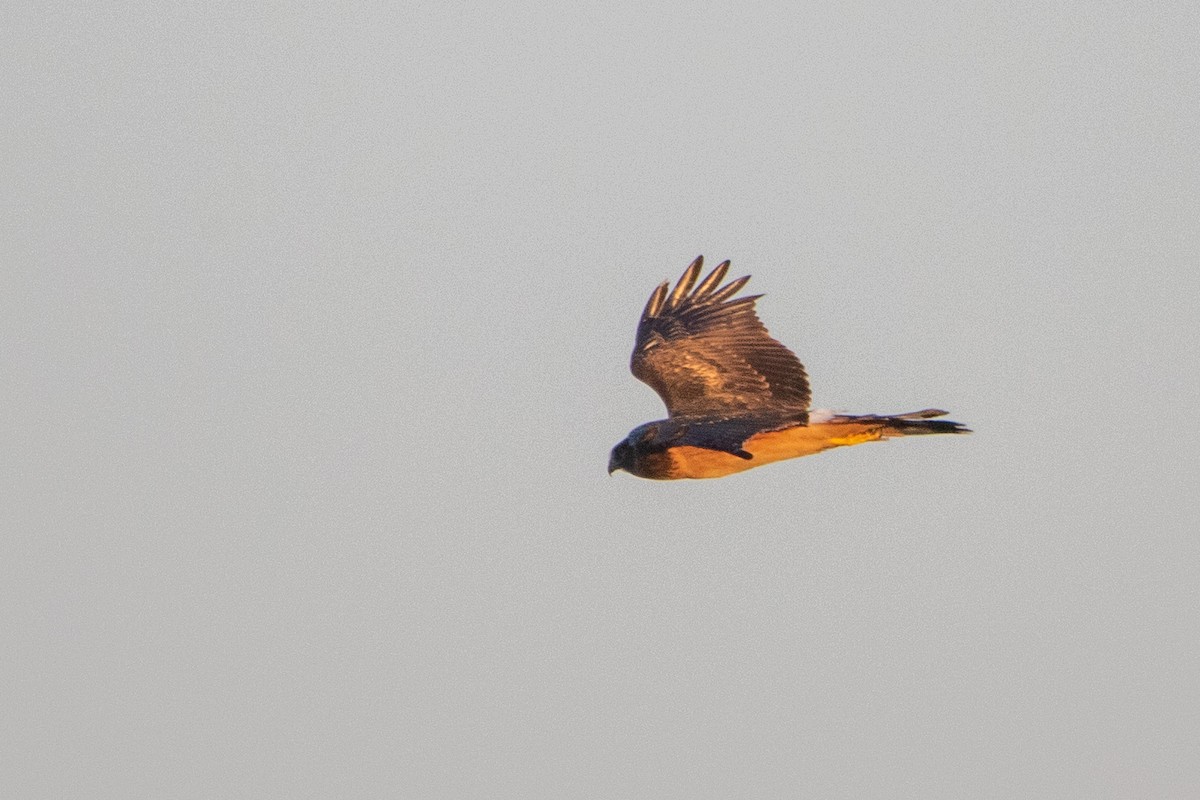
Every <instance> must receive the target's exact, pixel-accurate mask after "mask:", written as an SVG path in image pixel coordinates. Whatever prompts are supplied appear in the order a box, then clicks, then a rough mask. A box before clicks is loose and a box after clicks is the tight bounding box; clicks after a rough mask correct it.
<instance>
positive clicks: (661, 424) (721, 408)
mask: <svg viewBox="0 0 1200 800" xmlns="http://www.w3.org/2000/svg"><path fill="white" fill-rule="evenodd" d="M703 265H704V258H703V256H701V257H697V258H696V260H695V261H693V262H692V263H691V265H690V266H689V267H688V268H687V269H686V270H684V273H683V275H682V276H681V277H680V278H679V282H678V283H677V284H675V288H674V289H671V286H670V282H669V281H666V282H663V283H662V284H660V285H659V286H658V288H656V289H655V290H654V293H653V294H652V295H650V300H649V302H647V303H646V308H645V310H644V311H642V317H641V320H640V321H639V322H638V328H637V341H636V343H635V344H634V347H633V357H632V359H631V361H630V369H631V370H632V371H633V374H634V376H635V377H636V378H638V380H641V381H643V382H645V383H647V384H649V386H650V387H651V388H652V389H654V391H655V392H657V393H658V395H659V397H661V398H662V400H663V402H664V403H665V404H666V406H667V418H666V419H661V420H656V421H654V422H647V423H645V424H644V425H639V426H638V427H636V428H634V429H633V430H632V431H630V433H629V435H628V436H627V437H625V439H623V440H622V441H621V442H619V443H618V444H617V445H616V447H614V448H613V449H612V454H611V455H610V456H609V460H608V472H609V474H610V475H611V474H612V473H613V472H615V471H617V470H624V471H626V472H629V473H631V474H633V475H637V476H638V477H641V478H653V479H658V480H672V479H676V478H719V477H722V476H725V475H730V474H732V473H734V472H742V471H744V470H748V469H752V468H753V467H759V466H762V465H764V464H770V463H772V462H775V461H782V460H784V459H788V458H798V457H800V456H808V455H812V454H814V453H820V452H821V451H823V450H829V449H830V448H833V447H846V446H849V445H856V444H863V443H865V442H875V441H880V440H883V439H892V438H895V437H898V436H911V435H914V434H929V433H970V430H969V429H967V428H966V427H964V426H963V425H961V424H959V423H957V422H950V421H948V420H943V419H937V417H942V416H944V415H945V414H946V413H947V412H945V411H940V410H938V409H934V408H929V409H925V410H923V411H913V412H910V413H907V414H890V415H878V414H866V415H850V414H835V413H832V412H828V411H818V410H810V409H809V401H810V400H811V393H810V391H809V385H808V375H807V374H806V373H805V371H804V366H803V365H802V364H801V363H800V361H799V360H798V359H797V358H796V356H795V355H794V354H793V353H792V351H791V350H789V349H787V348H786V347H784V346H783V345H782V344H780V343H779V342H778V341H776V340H775V339H773V338H771V336H770V334H769V333H767V329H766V328H765V327H764V326H763V324H762V322H761V321H759V319H758V315H757V314H756V313H755V310H754V304H755V301H757V300H758V298H759V297H761V295H752V296H748V297H735V295H737V293H738V292H739V291H741V289H742V287H744V286H745V285H746V282H747V281H749V280H750V276H748V275H747V276H745V277H743V278H738V279H737V280H733V281H730V282H729V283H726V284H724V285H722V282H723V281H724V280H725V274H726V273H727V272H728V270H729V262H728V261H725V262H722V263H721V264H720V265H718V266H717V267H716V269H714V270H713V271H712V272H710V273H709V274H708V276H707V277H705V278H704V279H703V280H699V278H700V273H701V270H702V268H703ZM698 280H699V283H697V281H698Z"/></svg>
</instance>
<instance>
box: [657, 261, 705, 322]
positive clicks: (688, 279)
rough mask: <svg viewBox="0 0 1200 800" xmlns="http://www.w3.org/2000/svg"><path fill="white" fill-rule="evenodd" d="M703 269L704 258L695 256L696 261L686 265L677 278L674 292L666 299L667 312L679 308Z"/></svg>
mask: <svg viewBox="0 0 1200 800" xmlns="http://www.w3.org/2000/svg"><path fill="white" fill-rule="evenodd" d="M703 267H704V256H696V259H695V260H694V261H693V262H692V263H691V264H688V267H687V269H685V270H684V271H683V274H682V275H680V276H679V282H678V283H677V284H675V291H673V292H671V296H670V297H669V298H667V303H666V307H667V309H668V310H670V309H674V308H679V306H680V304H681V303H682V302H683V300H684V298H685V297H687V296H688V293H689V292H691V291H692V287H693V286H695V285H696V278H697V277H699V275H700V270H701V269H702V268H703Z"/></svg>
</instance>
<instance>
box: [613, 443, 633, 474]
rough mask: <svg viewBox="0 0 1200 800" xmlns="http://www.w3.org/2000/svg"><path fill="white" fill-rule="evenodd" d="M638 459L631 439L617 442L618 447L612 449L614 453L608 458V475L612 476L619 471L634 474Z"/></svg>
mask: <svg viewBox="0 0 1200 800" xmlns="http://www.w3.org/2000/svg"><path fill="white" fill-rule="evenodd" d="M636 459H637V453H636V452H635V451H634V449H633V444H632V443H630V441H629V439H622V440H621V441H619V442H617V446H616V447H614V448H613V449H612V453H610V454H609V456H608V474H609V475H612V474H613V473H614V472H616V471H617V470H619V469H623V470H625V471H626V472H632V471H633V465H634V462H635V460H636Z"/></svg>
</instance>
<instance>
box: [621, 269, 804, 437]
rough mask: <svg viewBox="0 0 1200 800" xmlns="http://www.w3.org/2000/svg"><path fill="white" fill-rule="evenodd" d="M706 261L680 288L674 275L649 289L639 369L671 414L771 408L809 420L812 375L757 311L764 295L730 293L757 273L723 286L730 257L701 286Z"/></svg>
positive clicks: (635, 361)
mask: <svg viewBox="0 0 1200 800" xmlns="http://www.w3.org/2000/svg"><path fill="white" fill-rule="evenodd" d="M703 265H704V258H703V256H700V257H697V258H696V260H695V261H693V262H692V263H691V266H689V267H688V268H687V269H686V270H684V273H683V275H682V276H680V278H679V283H677V284H676V285H675V289H674V290H673V291H670V292H668V290H669V289H670V282H669V281H667V282H664V283H662V284H661V285H659V287H658V288H657V289H655V290H654V294H652V295H650V301H649V302H648V303H646V309H645V311H643V312H642V318H641V321H640V322H638V330H637V342H636V343H635V344H634V347H633V358H632V360H631V361H630V364H629V367H630V369H631V370H632V371H633V374H634V375H635V376H636V377H637V378H638V380H640V381H643V382H645V383H647V384H649V385H650V387H651V388H652V389H654V391H656V392H658V395H659V397H661V398H662V399H663V402H664V403H666V405H667V413H668V414H670V416H672V417H677V416H705V417H707V416H720V417H728V416H739V415H744V414H747V413H750V412H757V411H770V412H786V413H787V414H788V416H789V417H790V418H793V419H795V420H796V421H798V422H804V421H806V420H807V414H808V401H809V399H810V396H809V390H808V376H807V375H805V373H804V366H803V365H802V364H801V363H800V361H799V360H798V359H797V358H796V356H795V355H793V354H792V351H791V350H788V349H787V348H786V347H784V346H783V345H781V344H780V343H779V342H777V341H775V340H774V339H772V338H771V336H770V334H768V333H767V329H766V328H765V327H764V326H763V324H762V322H760V321H759V319H758V315H757V314H755V313H754V301H755V300H757V299H758V298H759V297H761V295H754V296H752V297H741V298H738V299H736V300H731V299H730V298H731V297H733V296H734V295H735V294H737V293H738V291H739V290H740V289H741V288H742V287H743V286H745V285H746V282H747V281H748V280H750V276H749V275H747V276H746V277H744V278H738V279H737V280H735V281H731V282H730V283H727V284H726V285H725V286H720V283H721V281H723V280H724V279H725V273H726V272H727V271H728V270H729V262H728V261H725V262H723V263H721V264H720V265H719V266H718V267H717V268H716V269H714V270H713V271H712V272H710V273H709V275H708V277H706V278H705V279H704V280H703V281H701V282H700V284H699V285H698V286H697V285H696V279H697V278H698V277H699V276H700V269H701V267H702V266H703ZM693 287H695V288H694V289H693ZM718 287H720V288H718Z"/></svg>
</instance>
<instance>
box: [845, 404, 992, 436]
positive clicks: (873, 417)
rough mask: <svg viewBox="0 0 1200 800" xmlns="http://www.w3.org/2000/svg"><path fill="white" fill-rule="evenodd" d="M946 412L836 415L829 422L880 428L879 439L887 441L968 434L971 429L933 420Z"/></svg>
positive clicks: (940, 420)
mask: <svg viewBox="0 0 1200 800" xmlns="http://www.w3.org/2000/svg"><path fill="white" fill-rule="evenodd" d="M948 413H949V412H948V411H942V410H940V409H937V408H926V409H924V410H922V411H910V412H909V413H907V414H893V415H886V416H884V415H877V414H866V415H862V416H859V415H852V414H838V415H836V416H834V417H833V418H832V419H830V420H829V422H831V423H834V424H846V425H852V424H856V423H857V424H862V425H871V426H876V425H878V426H881V427H882V430H881V434H882V435H881V436H880V437H879V438H881V439H889V438H891V437H893V436H913V435H916V434H924V433H970V432H971V429H970V428H968V427H967V426H965V425H963V424H962V423H960V422H951V421H950V420H948V419H934V417H944V416H946V414H948Z"/></svg>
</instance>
